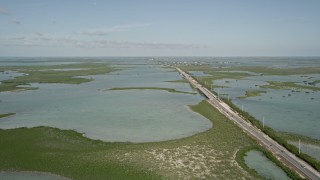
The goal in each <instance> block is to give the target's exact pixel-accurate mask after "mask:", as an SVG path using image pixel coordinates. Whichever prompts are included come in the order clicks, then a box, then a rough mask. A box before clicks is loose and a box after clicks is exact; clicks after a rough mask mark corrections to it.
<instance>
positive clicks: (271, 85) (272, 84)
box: [261, 81, 320, 91]
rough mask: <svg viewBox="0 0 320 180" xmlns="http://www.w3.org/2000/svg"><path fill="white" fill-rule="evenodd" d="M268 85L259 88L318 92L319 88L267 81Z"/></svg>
mask: <svg viewBox="0 0 320 180" xmlns="http://www.w3.org/2000/svg"><path fill="white" fill-rule="evenodd" d="M268 83H269V84H267V85H263V86H261V88H267V89H288V90H311V91H320V87H316V86H307V85H300V84H296V83H294V82H278V81H268Z"/></svg>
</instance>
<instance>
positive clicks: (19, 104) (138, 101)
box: [0, 65, 212, 142]
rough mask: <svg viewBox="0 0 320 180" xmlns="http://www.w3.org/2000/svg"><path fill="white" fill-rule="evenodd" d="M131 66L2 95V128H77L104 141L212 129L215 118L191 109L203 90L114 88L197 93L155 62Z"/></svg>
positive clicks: (146, 138)
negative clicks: (75, 81) (4, 115)
mask: <svg viewBox="0 0 320 180" xmlns="http://www.w3.org/2000/svg"><path fill="white" fill-rule="evenodd" d="M126 67H129V68H127V69H124V70H121V71H116V72H113V73H111V74H106V75H96V76H90V77H87V78H93V79H94V81H92V82H89V83H84V84H80V85H68V84H37V83H35V84H32V86H33V87H39V89H38V90H32V91H23V92H4V93H0V100H1V102H0V113H9V112H16V113H17V115H15V116H11V117H8V118H3V119H1V121H0V128H2V129H11V128H17V127H35V126H50V127H57V128H60V129H74V130H76V131H78V132H81V133H84V135H85V136H87V137H90V138H93V139H101V140H104V141H122V142H125V141H130V142H150V141H163V140H169V139H177V138H182V137H187V136H190V135H193V134H196V133H199V132H202V131H205V130H207V129H209V128H210V127H211V126H212V124H211V122H210V121H208V120H207V119H205V118H204V117H202V116H200V115H199V114H197V113H194V112H192V111H191V110H189V108H188V106H187V105H191V104H197V103H198V102H200V101H201V100H202V99H203V97H202V96H200V95H199V94H197V95H191V94H177V93H169V92H166V91H160V90H126V91H110V90H108V89H110V88H114V87H165V88H173V89H176V90H179V91H187V92H193V90H192V89H191V87H190V85H189V84H187V83H170V82H165V81H173V80H178V79H181V76H180V75H179V74H178V73H177V72H169V69H165V68H161V66H153V65H132V66H129V65H126Z"/></svg>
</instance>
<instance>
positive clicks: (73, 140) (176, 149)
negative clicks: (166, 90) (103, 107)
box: [0, 101, 290, 179]
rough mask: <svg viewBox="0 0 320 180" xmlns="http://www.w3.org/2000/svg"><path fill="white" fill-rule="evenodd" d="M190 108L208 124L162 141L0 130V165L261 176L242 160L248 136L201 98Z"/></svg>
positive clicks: (73, 172) (63, 171) (149, 175)
mask: <svg viewBox="0 0 320 180" xmlns="http://www.w3.org/2000/svg"><path fill="white" fill-rule="evenodd" d="M190 109H192V110H193V111H194V112H197V113H200V114H201V115H203V116H204V117H206V118H208V119H209V120H210V121H211V122H212V123H213V127H212V128H211V129H209V130H208V131H205V132H202V133H199V134H196V135H193V136H191V137H186V138H183V139H177V140H170V141H163V142H153V143H140V144H133V143H108V142H102V141H98V140H91V139H88V138H86V137H84V136H82V134H80V133H77V132H75V131H72V130H59V129H57V128H50V127H35V128H18V129H10V130H0V137H1V139H0V161H1V162H2V163H1V164H0V170H2V171H44V172H51V173H54V174H58V175H62V176H65V177H68V178H72V179H108V178H114V179H119V178H120V179H123V178H126V179H128V178H130V179H141V178H143V179H163V178H165V179H176V178H179V179H184V178H191V179H194V178H209V179H213V178H214V179H242V178H244V177H245V178H246V179H256V178H261V177H259V176H258V175H257V174H256V173H254V171H252V170H249V169H248V168H247V167H246V166H245V164H244V163H243V162H242V161H243V160H242V156H244V154H245V152H246V151H248V150H249V149H252V148H257V149H259V148H260V147H259V146H258V145H257V144H256V142H255V141H254V140H252V139H251V138H250V137H249V136H248V135H246V134H245V133H243V132H242V130H241V129H240V128H239V127H237V126H236V125H235V124H233V123H232V122H231V121H230V120H228V119H227V118H226V117H225V116H224V115H222V114H221V113H219V112H218V111H217V110H216V109H214V108H213V107H212V106H211V105H210V104H209V103H208V102H206V101H202V102H200V103H199V104H197V105H192V106H190ZM182 125H183V124H182ZM288 172H290V171H288Z"/></svg>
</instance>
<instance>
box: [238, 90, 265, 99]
mask: <svg viewBox="0 0 320 180" xmlns="http://www.w3.org/2000/svg"><path fill="white" fill-rule="evenodd" d="M264 93H267V91H262V90H247V91H246V94H245V95H244V96H241V97H238V98H239V99H245V98H248V97H255V96H261V94H264Z"/></svg>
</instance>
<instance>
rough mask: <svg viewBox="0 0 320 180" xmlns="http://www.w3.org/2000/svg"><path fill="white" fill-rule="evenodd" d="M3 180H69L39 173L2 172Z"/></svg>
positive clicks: (0, 176) (0, 177)
mask: <svg viewBox="0 0 320 180" xmlns="http://www.w3.org/2000/svg"><path fill="white" fill-rule="evenodd" d="M0 179H3V180H68V179H67V178H64V177H62V176H57V175H53V174H49V173H39V172H5V171H0Z"/></svg>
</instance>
